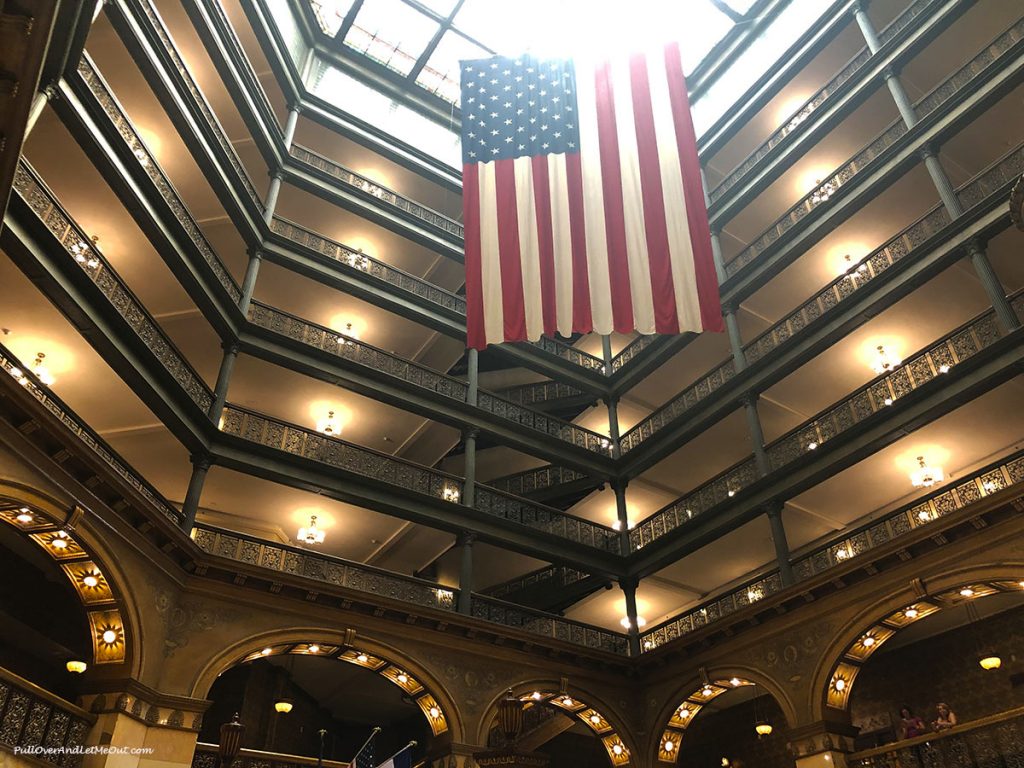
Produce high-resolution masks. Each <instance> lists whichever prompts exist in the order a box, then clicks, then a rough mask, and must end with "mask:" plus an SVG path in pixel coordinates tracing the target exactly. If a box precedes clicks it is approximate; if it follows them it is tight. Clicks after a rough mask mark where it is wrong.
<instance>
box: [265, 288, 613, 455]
mask: <svg viewBox="0 0 1024 768" xmlns="http://www.w3.org/2000/svg"><path fill="white" fill-rule="evenodd" d="M249 320H250V321H251V322H252V323H253V324H254V325H257V326H259V327H260V328H266V329H267V330H269V331H272V332H274V333H276V334H280V335H281V336H285V337H287V338H289V339H291V340H293V341H297V342H299V343H301V344H304V345H306V346H310V347H314V348H315V349H317V350H319V351H321V352H326V353H328V354H330V355H332V356H334V357H338V358H341V359H343V360H346V361H348V362H351V363H356V364H358V365H362V366H365V367H368V368H371V369H372V370H373V371H375V372H377V373H378V374H386V375H388V376H393V377H394V378H396V379H398V380H400V381H402V382H403V383H405V384H409V385H411V386H413V387H417V388H419V389H425V390H429V391H430V392H435V393H437V394H439V395H443V396H444V397H447V398H451V399H452V400H455V401H457V402H460V403H465V402H466V397H467V393H468V390H469V388H468V386H467V384H466V383H465V382H463V381H460V380H459V379H456V378H454V377H452V376H448V375H446V374H443V373H439V372H437V371H434V370H431V369H430V368H427V367H426V366H423V365H419V364H417V363H414V362H412V361H409V360H405V359H403V358H401V357H398V356H397V355H393V354H391V353H390V352H385V351H384V350H382V349H378V348H376V347H373V346H370V345H369V344H366V343H364V342H361V341H359V340H358V339H354V338H351V337H348V336H345V335H344V334H341V333H339V332H337V331H334V330H331V329H330V328H325V327H324V326H322V325H316V324H315V323H310V322H308V321H306V320H303V319H302V318H299V317H296V316H295V315H291V314H288V313H287V312H282V311H281V310H279V309H274V308H273V307H269V306H267V305H265V304H259V303H256V302H253V304H252V305H251V307H250V309H249ZM477 407H478V408H480V409H481V410H483V411H486V412H487V413H490V414H493V415H494V416H497V417H498V418H501V419H504V420H507V421H509V422H512V423H514V424H517V425H519V426H521V427H524V428H525V429H528V430H531V431H534V432H539V433H541V434H543V435H546V436H548V437H554V438H557V439H558V440H561V441H563V442H565V443H568V444H570V445H573V446H576V447H577V448H583V449H585V450H588V451H591V452H592V453H596V454H599V455H602V456H610V455H611V441H610V440H609V439H608V438H606V437H603V436H602V435H599V434H598V433H597V432H592V431H590V430H589V429H585V428H584V427H580V426H577V425H576V424H573V423H572V422H569V421H565V420H564V419H559V418H557V417H556V416H551V415H549V414H546V413H541V412H540V411H534V410H532V409H530V408H526V407H524V406H522V405H517V404H516V403H513V402H511V401H509V400H505V399H504V398H501V397H498V396H497V395H493V394H491V393H489V392H484V391H480V392H478V394H477Z"/></svg>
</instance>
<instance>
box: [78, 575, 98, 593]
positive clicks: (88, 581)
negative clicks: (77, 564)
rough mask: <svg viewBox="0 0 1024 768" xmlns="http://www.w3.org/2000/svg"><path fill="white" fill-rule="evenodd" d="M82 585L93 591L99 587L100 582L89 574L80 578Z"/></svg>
mask: <svg viewBox="0 0 1024 768" xmlns="http://www.w3.org/2000/svg"><path fill="white" fill-rule="evenodd" d="M82 583H83V584H85V586H87V587H89V588H90V589H93V588H95V587H98V586H99V585H100V580H99V579H98V578H96V577H95V576H93V575H92V574H91V573H90V574H88V575H87V576H83V577H82Z"/></svg>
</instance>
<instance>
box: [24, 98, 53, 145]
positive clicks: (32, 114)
mask: <svg viewBox="0 0 1024 768" xmlns="http://www.w3.org/2000/svg"><path fill="white" fill-rule="evenodd" d="M56 98H57V89H56V88H55V87H54V86H52V85H47V86H46V87H44V88H43V89H42V90H40V91H37V92H36V95H35V96H33V97H32V106H30V107H29V110H28V122H26V123H25V138H26V139H27V138H28V135H29V134H30V133H32V129H33V128H34V127H35V125H36V121H38V120H39V117H40V116H41V115H42V114H43V110H44V109H46V105H47V104H49V103H50V102H51V101H52V100H53V99H56Z"/></svg>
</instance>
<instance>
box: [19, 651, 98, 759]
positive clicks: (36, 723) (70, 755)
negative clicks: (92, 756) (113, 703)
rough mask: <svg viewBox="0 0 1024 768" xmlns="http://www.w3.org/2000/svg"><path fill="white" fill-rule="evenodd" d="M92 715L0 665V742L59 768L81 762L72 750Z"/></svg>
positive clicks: (81, 742) (82, 738)
mask: <svg viewBox="0 0 1024 768" xmlns="http://www.w3.org/2000/svg"><path fill="white" fill-rule="evenodd" d="M95 719H96V718H95V716H93V715H90V714H89V713H87V712H85V711H83V710H81V709H79V708H78V707H76V706H74V705H73V704H70V703H68V702H66V701H63V700H61V699H59V698H58V697H57V696H54V695H53V694H51V693H50V692H48V691H44V690H43V689H42V688H39V687H37V686H35V685H33V684H32V683H30V682H28V681H27V680H22V679H21V678H20V677H18V676H17V675H15V674H13V673H11V672H8V671H7V670H6V669H3V668H0V744H3V745H4V746H5V747H7V748H9V749H11V750H13V749H15V748H18V749H19V751H20V752H21V754H22V755H26V756H29V757H28V759H29V760H31V759H35V760H40V761H43V762H46V763H50V764H51V765H56V766H60V768H75V766H78V765H80V764H81V762H82V755H81V754H76V751H77V750H78V749H80V748H82V747H84V746H85V737H86V736H87V735H88V733H89V728H90V727H91V726H92V724H93V722H94V721H95Z"/></svg>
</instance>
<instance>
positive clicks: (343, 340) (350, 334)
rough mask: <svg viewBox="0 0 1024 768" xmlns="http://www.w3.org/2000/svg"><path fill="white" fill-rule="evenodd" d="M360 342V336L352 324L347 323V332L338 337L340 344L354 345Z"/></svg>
mask: <svg viewBox="0 0 1024 768" xmlns="http://www.w3.org/2000/svg"><path fill="white" fill-rule="evenodd" d="M357 341H359V334H358V333H356V331H355V330H354V329H353V328H352V323H345V330H344V331H342V332H341V333H340V334H339V335H338V343H339V344H354V343H355V342H357Z"/></svg>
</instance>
